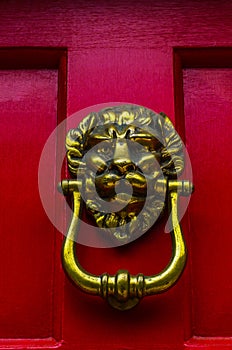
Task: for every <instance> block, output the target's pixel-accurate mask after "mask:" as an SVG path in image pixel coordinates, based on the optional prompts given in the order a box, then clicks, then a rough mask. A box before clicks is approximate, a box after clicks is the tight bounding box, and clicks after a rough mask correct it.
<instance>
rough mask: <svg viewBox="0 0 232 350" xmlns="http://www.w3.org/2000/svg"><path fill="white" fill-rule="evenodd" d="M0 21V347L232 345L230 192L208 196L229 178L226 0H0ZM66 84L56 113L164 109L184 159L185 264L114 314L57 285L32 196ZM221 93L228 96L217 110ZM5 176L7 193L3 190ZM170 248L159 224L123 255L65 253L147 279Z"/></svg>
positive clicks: (93, 266)
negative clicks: (152, 292)
mask: <svg viewBox="0 0 232 350" xmlns="http://www.w3.org/2000/svg"><path fill="white" fill-rule="evenodd" d="M0 14H1V21H0V27H1V30H0V38H1V40H0V43H1V47H2V48H3V50H2V51H1V50H0V68H1V73H2V74H1V76H0V82H1V84H0V86H1V90H0V95H1V96H2V98H5V99H8V98H9V97H10V98H9V101H7V103H6V102H4V103H3V104H2V103H1V112H0V114H1V119H0V120H1V123H2V124H3V125H1V129H0V133H1V138H0V145H1V146H0V147H1V157H2V158H1V164H2V167H1V171H0V172H1V174H2V176H3V180H2V181H1V183H4V186H3V195H2V198H3V199H2V198H1V199H2V201H1V212H0V217H1V232H2V237H3V238H2V240H1V241H2V245H1V248H0V249H1V267H0V271H1V274H2V276H1V289H0V295H1V301H0V309H1V315H0V320H1V321H0V322H1V327H0V337H2V339H4V340H2V341H1V340H0V347H1V348H12V349H14V348H20V347H21V348H30V347H37V348H44V349H46V348H51V347H57V346H61V347H62V348H64V349H103V348H105V349H142V348H143V349H160V350H161V349H173V350H175V349H178V350H179V349H182V348H186V349H188V348H192V349H194V348H195V349H197V348H204V349H211V348H212V347H214V349H221V350H222V349H223V347H226V346H231V344H232V341H231V337H232V329H231V310H232V305H231V301H230V299H231V286H230V279H229V278H228V277H227V276H229V272H230V271H231V262H230V249H229V248H230V246H231V237H230V235H229V232H230V230H229V223H228V217H229V216H228V211H229V203H230V202H229V188H228V189H227V192H226V193H225V195H222V194H221V192H220V193H218V192H217V189H218V185H219V184H220V183H221V182H220V181H219V179H218V178H219V176H222V177H223V179H224V183H225V184H226V179H227V183H229V166H228V163H229V161H228V159H229V155H230V154H229V147H230V146H229V145H230V139H229V135H230V134H229V133H231V131H230V129H229V125H230V126H231V123H230V120H227V118H228V119H229V115H230V114H229V113H230V111H231V104H230V103H231V94H230V95H228V94H229V93H230V92H231V90H230V89H231V83H230V81H231V77H230V75H231V69H230V68H231V51H230V50H229V49H227V48H226V47H230V46H231V45H232V35H231V34H232V32H231V14H232V4H231V2H230V1H226V0H223V1H217V0H215V1H213V2H212V1H202V2H196V1H186V2H183V1H182V0H175V1H174V0H172V1H166V2H165V1H148V0H147V1H136V2H132V1H131V2H130V1H127V2H125V1H123V0H121V1H117V2H114V1H104V0H101V1H99V2H96V1H89V0H88V1H72V0H69V1H66V0H63V1H56V2H52V1H43V0H42V1H34V2H30V1H26V0H24V1H21V2H15V1H12V2H1V3H0ZM22 47H23V48H22ZM177 47H178V48H179V49H176V48H177ZM188 47H190V48H191V50H192V51H191V50H189V49H187V48H188ZM199 47H200V49H198V48H199ZM209 47H212V48H211V49H206V48H209ZM215 48H216V49H215ZM66 50H67V59H66V54H65V53H66ZM66 63H67V77H66ZM197 67H198V68H199V67H202V68H200V69H196V68H197ZM29 68H30V70H28V69H29ZM209 68H210V70H209ZM7 69H8V70H7ZM15 69H17V70H15ZM45 69H46V70H45ZM58 72H59V73H58ZM183 78H184V90H183V89H182V86H183ZM206 82H207V83H206ZM66 84H67V87H68V89H67V103H68V104H67V109H68V115H70V114H72V113H74V112H75V111H76V110H79V109H81V108H84V107H87V106H89V105H93V104H96V103H102V102H109V101H125V102H134V103H138V104H143V105H145V106H147V107H150V108H153V109H154V110H156V111H160V110H163V111H165V112H166V113H167V114H168V115H169V116H170V117H171V119H172V120H173V121H176V127H177V129H178V130H179V131H180V133H181V135H182V137H186V141H187V146H188V148H189V151H190V154H191V158H192V162H193V166H194V174H195V183H196V192H195V194H194V196H193V198H192V202H191V207H190V209H189V220H190V226H189V225H188V217H187V216H186V217H185V219H184V220H183V225H184V231H185V236H186V240H187V243H188V247H189V260H188V265H187V268H186V270H185V272H184V275H183V276H182V278H181V280H180V282H178V284H177V285H176V286H175V287H174V288H173V289H172V290H170V291H169V292H167V293H165V294H163V295H159V296H156V297H151V298H147V299H145V300H144V301H143V302H142V303H141V304H140V305H139V306H138V308H136V309H134V310H131V311H129V312H127V313H119V312H117V311H116V310H112V309H111V308H110V307H108V306H107V305H106V304H105V303H104V302H103V301H102V300H100V299H96V298H94V297H90V296H86V295H84V294H83V293H81V292H80V291H78V290H77V289H76V288H75V287H74V286H73V285H72V284H71V283H70V282H69V281H68V280H66V279H65V286H64V288H63V284H62V278H63V273H62V272H61V271H60V266H59V263H58V261H59V259H60V246H59V245H60V243H59V238H58V239H57V238H55V237H58V236H57V234H55V235H54V231H53V228H52V225H51V224H50V223H49V221H48V219H47V218H46V215H45V213H44V212H43V209H42V206H41V203H40V201H39V197H38V192H37V170H35V169H36V168H37V167H38V160H39V155H40V151H41V149H42V147H43V144H44V142H45V140H46V137H47V136H48V135H49V133H50V131H51V130H52V128H53V127H54V126H55V125H56V123H57V120H56V114H58V119H59V120H62V118H63V117H64V115H65V114H66V96H65V94H66V90H65V85H66ZM6 87H7V89H6ZM218 93H219V97H218ZM57 96H58V102H57ZM222 96H224V97H226V96H227V97H228V98H229V99H230V100H229V101H230V102H228V101H227V102H226V103H224V102H223V101H222V100H221V97H222ZM17 98H18V99H17ZM228 98H227V99H228ZM214 111H216V112H217V113H214V114H213V113H212V112H214ZM215 115H216V117H215ZM218 115H220V116H221V119H220V118H218V117H217V116H218ZM174 117H175V118H174ZM225 124H226V126H227V128H226V132H225V134H224V136H225V137H224V138H223V137H222V136H220V135H221V132H222V130H224V128H225ZM205 125H207V126H208V127H205ZM12 126H14V129H13V130H12ZM29 131H30V132H31V133H30V134H29V135H30V136H27V135H28V133H29ZM12 136H14V142H13V146H11V144H10V141H11V142H12ZM215 138H216V139H219V140H220V142H215ZM24 140H27V141H24ZM208 140H210V142H209V141H208ZM59 142H61V141H60V140H59ZM28 143H29V146H28ZM203 146H204V152H202V148H203ZM219 146H220V147H221V148H220V151H218V147H219ZM31 149H33V152H31ZM212 152H213V156H211V154H212ZM32 153H33V156H31V154H32ZM9 154H10V155H11V158H9ZM28 159H29V160H28ZM215 159H216V161H215ZM215 162H216V165H215ZM6 164H7V167H6ZM202 164H204V166H202ZM16 166H17V168H16ZM225 166H227V169H228V170H227V172H225V171H224V167H225ZM212 168H213V169H216V178H215V177H213V176H215V175H213V172H212V170H211V169H212ZM6 169H9V170H6ZM32 169H34V170H32ZM209 173H210V176H208V174H209ZM16 176H17V183H20V186H18V187H17V197H15V195H14V189H13V188H12V187H11V186H10V182H11V181H12V180H15V179H16ZM208 177H209V179H208ZM28 178H29V180H28ZM25 179H26V180H25ZM207 183H208V186H209V188H208V187H207ZM5 184H6V185H5ZM7 184H8V186H7ZM216 185H217V186H216ZM23 188H24V189H23ZM22 189H23V190H22ZM212 189H213V191H214V192H213V193H212ZM19 196H20V200H19ZM215 197H217V201H218V203H217V204H215V206H214V202H215ZM12 198H16V201H17V210H16V208H14V207H13V204H12V203H13V201H12ZM218 198H219V199H218ZM22 203H23V205H22ZM27 203H30V205H28V204H27ZM213 207H214V208H215V210H216V209H221V210H220V217H219V218H218V216H217V215H215V214H212V213H213V211H212V208H213ZM10 210H13V212H14V218H12V219H9V215H10V214H9V213H10ZM28 213H31V216H30V219H29V220H28ZM212 218H213V219H214V221H213V220H212ZM219 219H220V220H219ZM35 222H37V225H36V227H35V228H34V225H35ZM188 226H189V227H188ZM32 227H33V228H34V231H33V234H31V231H32ZM5 232H11V233H12V234H11V235H8V236H7V235H6V234H5ZM25 248H28V249H29V251H30V253H29V254H25ZM170 250H171V247H170V241H169V237H168V235H165V234H163V232H162V227H160V229H157V230H155V229H154V230H152V231H151V232H150V233H148V234H147V235H146V236H144V237H143V238H142V239H140V240H139V241H138V242H135V243H133V244H131V246H128V247H123V248H120V249H118V250H109V251H105V250H100V249H90V248H86V247H78V251H79V253H78V254H79V255H80V259H81V262H82V264H83V266H85V267H86V268H87V269H89V270H90V271H92V272H98V273H101V272H103V271H105V270H108V271H112V272H115V270H116V269H117V268H118V267H124V268H129V269H130V271H131V272H134V273H137V272H139V271H140V269H141V270H142V272H144V273H151V272H152V273H153V272H157V271H159V270H160V269H161V268H162V267H163V266H165V264H166V263H167V261H168V259H169V257H170ZM90 257H91V258H90ZM55 261H56V262H57V265H56V264H55ZM15 267H16V269H15ZM219 272H220V276H219V275H218V273H219ZM12 277H13V280H12ZM63 293H64V296H63ZM61 310H63V314H62V315H61ZM61 317H62V320H61ZM61 325H62V328H61ZM194 336H195V337H194ZM199 336H200V338H199ZM12 338H13V340H11V339H12ZM18 338H24V340H22V341H21V340H20V339H18ZM25 338H29V340H25ZM34 338H40V339H39V340H38V341H36V340H34ZM43 338H45V340H43ZM50 338H52V340H51V341H50ZM30 339H31V340H30ZM60 340H61V341H60Z"/></svg>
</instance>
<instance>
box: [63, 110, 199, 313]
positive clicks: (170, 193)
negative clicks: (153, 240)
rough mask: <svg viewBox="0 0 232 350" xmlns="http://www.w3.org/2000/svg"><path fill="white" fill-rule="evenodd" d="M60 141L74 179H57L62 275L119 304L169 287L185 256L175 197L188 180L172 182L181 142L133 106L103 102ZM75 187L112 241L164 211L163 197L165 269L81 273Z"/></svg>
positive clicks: (187, 190)
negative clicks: (69, 206)
mask: <svg viewBox="0 0 232 350" xmlns="http://www.w3.org/2000/svg"><path fill="white" fill-rule="evenodd" d="M136 144H139V145H140V146H139V147H140V148H138V147H137V146H134V145H136ZM66 147H67V158H68V166H69V170H70V172H71V174H72V175H73V176H75V177H77V179H69V180H63V181H62V182H61V183H60V190H62V191H63V193H64V194H65V195H69V194H71V195H72V197H73V217H72V221H71V224H70V226H69V229H68V233H67V236H66V238H65V241H64V245H63V251H62V258H63V267H64V270H65V271H66V273H67V274H68V276H69V277H70V278H71V280H72V281H73V282H74V283H75V284H76V285H77V286H78V287H80V288H81V289H82V290H83V291H84V292H86V293H89V294H94V295H99V296H101V297H103V298H105V299H107V300H108V302H109V303H110V304H111V305H112V306H113V307H115V308H117V309H120V310H127V309H130V308H132V307H133V306H135V305H136V304H137V303H138V302H139V300H140V299H141V298H142V297H144V296H148V295H152V294H158V293H161V292H164V291H166V290H167V289H169V288H170V287H171V286H172V285H173V284H174V283H175V282H176V281H177V279H178V278H179V277H180V275H181V273H182V271H183V269H184V266H185V262H186V246H185V242H184V238H183V234H182V231H181V227H180V224H179V220H178V209H177V207H178V204H177V202H178V196H179V195H186V196H187V195H189V194H191V193H192V190H193V186H192V184H191V183H190V182H189V181H180V180H178V175H179V174H180V173H181V172H182V170H183V168H184V157H183V149H182V141H181V139H180V138H179V136H178V134H177V133H176V131H175V129H174V127H173V125H172V123H171V122H170V120H169V119H168V118H167V116H165V115H164V114H156V113H154V112H152V111H151V110H149V109H146V108H144V107H140V106H134V105H123V106H118V107H112V108H108V109H105V110H102V111H100V112H99V113H92V114H90V115H89V116H87V117H86V118H85V119H84V120H83V121H82V122H81V123H80V125H79V127H78V128H76V129H72V130H71V131H69V133H68V135H67V138H66ZM86 154H88V157H85V155H86ZM122 180H123V185H121V184H120V181H122ZM148 183H150V185H148ZM118 187H120V188H119V189H120V191H119V192H120V193H122V195H121V196H118V191H117V190H118ZM131 190H132V192H130V191H131ZM83 191H84V192H88V195H89V196H88V200H87V201H86V208H87V210H88V211H89V213H90V214H91V215H92V216H93V218H94V220H95V222H96V224H97V225H98V227H101V228H103V229H107V230H106V232H107V237H106V239H112V240H114V241H116V242H119V243H120V244H121V243H127V242H130V241H131V240H134V239H135V238H137V236H138V232H140V234H141V232H145V231H146V230H147V229H148V228H149V227H150V226H151V225H152V223H153V220H156V219H157V218H158V216H159V215H160V214H161V213H162V211H163V210H164V207H165V203H164V202H165V198H166V197H167V198H168V201H169V202H170V212H171V220H172V231H171V237H172V258H171V260H170V262H169V264H168V265H167V267H166V268H165V269H164V270H163V271H161V272H160V273H159V274H157V275H153V276H144V275H143V274H142V273H139V274H138V275H136V276H134V275H130V273H129V272H128V271H127V270H119V271H118V272H117V274H116V275H109V274H107V273H105V274H103V275H101V276H96V275H93V274H90V273H88V272H87V271H85V270H84V269H83V268H82V266H81V265H80V263H79V262H78V258H77V257H76V253H75V247H76V243H75V242H76V241H77V237H78V229H79V220H80V212H81V208H82V205H83V200H82V196H81V193H82V192H83ZM96 194H97V197H96ZM166 194H167V196H166ZM97 198H98V199H97ZM147 200H148V202H146V201H147ZM102 201H103V202H104V203H106V202H107V205H112V203H113V207H112V208H113V212H105V211H104V210H102V207H101V204H102ZM125 203H126V204H125ZM147 203H148V205H147ZM124 204H125V205H124ZM144 207H145V208H144ZM141 213H142V214H141ZM125 227H126V228H125ZM103 231H104V230H103Z"/></svg>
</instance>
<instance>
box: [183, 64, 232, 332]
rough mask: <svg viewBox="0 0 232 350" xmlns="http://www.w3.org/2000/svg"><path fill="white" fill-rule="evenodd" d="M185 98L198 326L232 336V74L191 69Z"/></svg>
mask: <svg viewBox="0 0 232 350" xmlns="http://www.w3.org/2000/svg"><path fill="white" fill-rule="evenodd" d="M184 98H185V117H186V141H187V143H188V147H189V151H190V155H191V159H192V166H193V168H194V169H197V171H196V172H195V177H194V183H195V186H196V192H195V194H194V196H193V197H192V201H191V207H190V210H191V222H190V232H191V248H192V270H193V271H192V274H193V275H192V278H193V312H194V315H193V322H194V324H193V326H194V329H195V333H196V335H200V336H231V335H232V299H231V295H232V281H231V279H230V278H229V276H230V274H231V270H232V260H231V244H230V242H231V234H230V225H231V216H230V208H231V195H232V193H231V186H230V182H231V174H232V166H231V162H230V157H231V135H232V123H231V110H232V70H231V69H229V68H225V69H222V68H221V69H214V68H201V69H185V70H184ZM199 137H200V140H199ZM219 296H220V297H219Z"/></svg>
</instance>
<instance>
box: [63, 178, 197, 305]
mask: <svg viewBox="0 0 232 350" xmlns="http://www.w3.org/2000/svg"><path fill="white" fill-rule="evenodd" d="M160 181H161V182H162V184H159V185H162V186H166V187H167V191H168V194H169V199H170V208H171V219H172V228H173V229H172V231H171V237H172V258H171V260H170V262H169V264H168V265H167V266H166V268H165V269H164V270H163V271H161V272H160V273H159V274H156V275H152V276H144V275H143V274H142V273H139V274H138V275H130V273H129V272H128V271H127V270H119V271H118V272H117V273H116V275H109V274H107V273H104V274H102V275H101V276H96V275H93V274H91V273H89V272H87V271H85V270H84V269H83V267H82V266H81V265H80V263H79V262H78V259H77V257H76V253H75V247H76V243H75V241H76V237H77V235H78V228H79V215H80V211H81V206H82V200H81V195H80V192H79V190H78V188H79V186H81V182H80V181H78V180H63V181H62V182H61V183H60V185H59V186H60V189H62V191H63V193H64V194H65V195H68V194H69V193H72V195H73V217H72V221H71V224H70V226H69V229H68V233H67V236H66V238H65V241H64V245H63V250H62V262H63V267H64V270H65V271H66V273H67V274H68V276H69V277H70V278H71V280H72V281H73V282H74V283H75V284H76V285H77V286H78V287H79V288H81V289H82V290H83V291H84V292H86V293H89V294H93V295H98V296H101V297H103V298H104V299H107V300H108V302H109V303H110V304H111V305H112V306H113V307H114V308H116V309H120V310H127V309H130V308H132V307H134V306H135V305H136V304H137V303H138V302H139V300H140V299H141V298H142V297H144V296H148V295H153V294H158V293H162V292H165V291H166V290H168V289H169V288H170V287H172V286H173V285H174V284H175V282H176V281H177V280H178V278H179V277H180V275H181V273H182V271H183V269H184V266H185V262H186V255H187V252H186V246H185V242H184V238H183V234H182V231H181V226H180V224H179V220H178V203H177V202H178V195H179V194H180V195H184V196H187V195H189V194H191V193H192V191H193V185H192V183H191V182H189V181H177V180H169V181H168V180H160Z"/></svg>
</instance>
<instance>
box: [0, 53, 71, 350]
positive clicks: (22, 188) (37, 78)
mask: <svg viewBox="0 0 232 350" xmlns="http://www.w3.org/2000/svg"><path fill="white" fill-rule="evenodd" d="M59 56H60V52H59V53H57V52H56V51H55V50H54V52H53V53H52V54H51V52H50V51H49V50H48V51H47V52H46V50H42V52H41V51H40V50H37V51H36V50H33V49H32V50H29V49H26V50H24V49H22V50H19V49H16V50H3V51H0V66H1V69H2V70H1V71H0V103H1V111H0V133H1V137H0V148H1V155H0V160H1V168H0V181H1V184H2V190H1V203H0V206H1V208H0V220H1V246H0V255H1V265H0V280H1V288H0V308H1V313H0V338H1V339H0V347H4V346H7V347H11V346H12V347H14V346H19V345H20V344H22V346H25V347H26V346H31V345H32V344H33V345H36V344H37V346H39V345H41V346H47V345H48V344H50V345H53V344H56V340H53V338H56V339H59V337H60V315H59V313H60V310H61V304H60V303H58V304H57V302H58V299H59V295H60V292H61V289H60V282H59V281H60V277H59V276H58V274H57V272H58V269H59V265H60V263H59V260H58V259H57V252H58V254H59V253H60V247H59V245H58V242H59V237H58V236H57V233H56V231H55V229H54V227H53V225H52V224H51V223H50V221H49V220H48V218H47V216H46V214H45V212H44V209H43V207H42V204H41V200H40V197H39V192H38V164H39V159H40V155H41V151H42V149H43V147H44V143H45V141H46V139H47V137H48V136H49V135H50V133H51V131H52V130H53V129H54V128H55V126H56V125H57V122H58V120H59V118H60V114H61V113H60V111H58V106H59V103H58V98H59V97H60V95H61V89H60V87H59V85H61V80H62V79H61V74H60V70H59ZM15 57H18V61H17V60H15ZM39 57H40V59H39ZM34 58H35V59H34ZM27 66H28V67H29V69H26V67H27ZM51 67H53V69H51ZM3 68H5V69H3ZM58 80H59V84H58ZM64 101H65V100H64ZM64 105H65V104H64ZM54 166H55V164H54ZM18 339H31V340H30V341H29V340H28V341H26V340H24V341H23V340H22V341H21V340H18ZM46 339H47V340H46ZM23 344H24V345H23Z"/></svg>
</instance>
